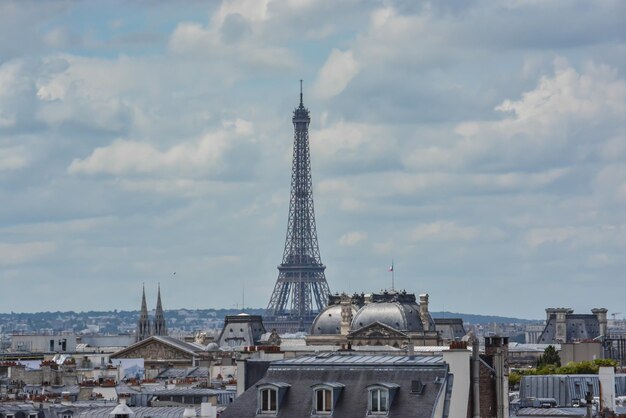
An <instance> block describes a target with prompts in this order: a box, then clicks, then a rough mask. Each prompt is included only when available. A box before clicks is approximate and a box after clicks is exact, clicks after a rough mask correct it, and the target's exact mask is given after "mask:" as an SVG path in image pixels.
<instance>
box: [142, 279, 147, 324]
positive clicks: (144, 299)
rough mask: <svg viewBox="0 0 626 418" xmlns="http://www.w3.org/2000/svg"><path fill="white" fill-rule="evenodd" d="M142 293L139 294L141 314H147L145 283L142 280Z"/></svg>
mask: <svg viewBox="0 0 626 418" xmlns="http://www.w3.org/2000/svg"><path fill="white" fill-rule="evenodd" d="M142 287H143V294H142V295H141V314H142V315H143V314H144V312H145V314H146V316H147V315H148V304H147V303H146V283H145V282H144V283H143V285H142Z"/></svg>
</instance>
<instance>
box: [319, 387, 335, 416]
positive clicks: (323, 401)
mask: <svg viewBox="0 0 626 418" xmlns="http://www.w3.org/2000/svg"><path fill="white" fill-rule="evenodd" d="M332 410H333V393H332V391H331V390H330V389H317V390H316V391H315V412H332Z"/></svg>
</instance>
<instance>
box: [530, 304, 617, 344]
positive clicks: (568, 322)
mask: <svg viewBox="0 0 626 418" xmlns="http://www.w3.org/2000/svg"><path fill="white" fill-rule="evenodd" d="M606 314H607V309H605V308H595V309H592V310H591V314H575V313H574V311H573V310H572V309H570V308H547V309H546V326H545V328H544V329H543V332H542V333H541V335H540V336H539V338H538V340H537V342H538V343H539V344H554V343H571V342H575V341H581V340H593V339H594V338H597V337H600V336H606V335H607V318H606Z"/></svg>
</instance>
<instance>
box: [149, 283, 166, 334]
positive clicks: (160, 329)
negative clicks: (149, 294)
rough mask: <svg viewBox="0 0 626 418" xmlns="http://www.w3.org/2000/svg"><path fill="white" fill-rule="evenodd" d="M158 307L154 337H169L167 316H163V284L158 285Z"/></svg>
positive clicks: (155, 315)
mask: <svg viewBox="0 0 626 418" xmlns="http://www.w3.org/2000/svg"><path fill="white" fill-rule="evenodd" d="M158 286H159V287H158V290H157V306H156V311H155V312H154V329H153V332H152V335H167V325H166V323H165V315H163V305H162V304H161V283H160V282H159V284H158Z"/></svg>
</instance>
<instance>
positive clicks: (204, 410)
mask: <svg viewBox="0 0 626 418" xmlns="http://www.w3.org/2000/svg"><path fill="white" fill-rule="evenodd" d="M200 416H201V417H202V418H217V406H215V405H211V404H210V403H208V402H203V403H202V404H200Z"/></svg>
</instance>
